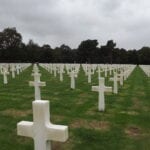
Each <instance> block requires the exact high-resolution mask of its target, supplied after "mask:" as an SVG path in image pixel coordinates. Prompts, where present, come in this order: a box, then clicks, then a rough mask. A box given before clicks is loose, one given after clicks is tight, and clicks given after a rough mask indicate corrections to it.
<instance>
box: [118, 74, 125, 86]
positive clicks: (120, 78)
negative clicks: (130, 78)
mask: <svg viewBox="0 0 150 150" xmlns="http://www.w3.org/2000/svg"><path fill="white" fill-rule="evenodd" d="M123 76H124V74H123V73H122V72H121V73H120V74H118V77H119V81H120V85H123Z"/></svg>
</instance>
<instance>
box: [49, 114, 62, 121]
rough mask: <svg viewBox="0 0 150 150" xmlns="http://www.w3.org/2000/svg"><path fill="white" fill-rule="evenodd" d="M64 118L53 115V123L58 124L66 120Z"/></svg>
mask: <svg viewBox="0 0 150 150" xmlns="http://www.w3.org/2000/svg"><path fill="white" fill-rule="evenodd" d="M64 118H65V117H64V116H60V115H51V121H54V122H58V121H62V120H64Z"/></svg>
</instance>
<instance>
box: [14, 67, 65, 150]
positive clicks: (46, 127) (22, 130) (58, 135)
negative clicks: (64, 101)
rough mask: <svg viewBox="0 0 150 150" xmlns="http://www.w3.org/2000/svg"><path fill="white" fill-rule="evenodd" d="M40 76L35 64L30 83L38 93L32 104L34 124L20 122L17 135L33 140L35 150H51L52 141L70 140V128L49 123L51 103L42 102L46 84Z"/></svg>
mask: <svg viewBox="0 0 150 150" xmlns="http://www.w3.org/2000/svg"><path fill="white" fill-rule="evenodd" d="M38 74H39V70H38V66H37V65H36V64H35V65H34V69H33V74H32V75H33V76H34V81H32V82H31V81H30V82H29V85H32V86H34V88H35V91H36V92H35V101H33V102H32V107H33V122H29V121H21V122H19V123H18V124H17V134H18V135H20V136H25V137H30V138H33V140H34V150H51V141H59V142H65V141H66V140H67V139H68V126H63V125H55V124H52V123H51V122H50V121H49V119H50V113H49V101H47V100H41V92H40V87H41V86H45V83H44V82H41V81H40V76H41V74H39V75H38ZM37 92H39V94H38V93H37ZM36 94H37V95H36ZM39 98H40V99H39Z"/></svg>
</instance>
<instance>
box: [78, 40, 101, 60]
mask: <svg viewBox="0 0 150 150" xmlns="http://www.w3.org/2000/svg"><path fill="white" fill-rule="evenodd" d="M97 45H98V41H97V40H86V41H82V42H81V44H80V45H79V47H78V57H79V60H80V62H81V63H85V62H87V63H94V56H95V53H96V51H97Z"/></svg>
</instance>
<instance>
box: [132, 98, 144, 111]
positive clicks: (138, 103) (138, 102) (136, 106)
mask: <svg viewBox="0 0 150 150" xmlns="http://www.w3.org/2000/svg"><path fill="white" fill-rule="evenodd" d="M132 101H133V106H132V108H133V109H138V110H139V109H141V108H142V107H141V100H140V99H139V98H137V97H134V98H132Z"/></svg>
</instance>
